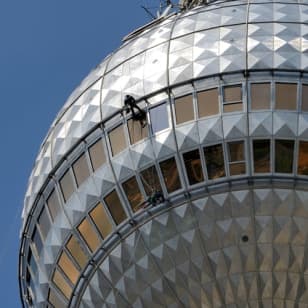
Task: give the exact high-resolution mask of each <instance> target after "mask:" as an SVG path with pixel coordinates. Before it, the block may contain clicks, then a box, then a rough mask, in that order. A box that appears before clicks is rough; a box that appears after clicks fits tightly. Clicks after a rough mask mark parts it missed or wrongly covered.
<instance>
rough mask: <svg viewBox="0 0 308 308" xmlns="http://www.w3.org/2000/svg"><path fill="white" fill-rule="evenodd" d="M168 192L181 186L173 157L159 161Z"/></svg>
mask: <svg viewBox="0 0 308 308" xmlns="http://www.w3.org/2000/svg"><path fill="white" fill-rule="evenodd" d="M159 165H160V169H161V171H162V174H163V177H164V181H165V184H166V187H167V191H168V193H172V192H174V191H176V190H178V189H180V188H181V182H180V177H179V173H178V168H177V165H176V161H175V158H174V157H172V158H169V159H167V160H165V161H162V162H160V163H159Z"/></svg>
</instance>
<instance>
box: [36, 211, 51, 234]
mask: <svg viewBox="0 0 308 308" xmlns="http://www.w3.org/2000/svg"><path fill="white" fill-rule="evenodd" d="M38 224H39V227H40V230H41V234H42V236H43V238H44V239H46V236H47V234H48V231H49V230H50V227H51V225H50V221H49V217H48V213H47V211H46V209H45V208H44V209H43V210H42V212H41V214H40V216H39V218H38Z"/></svg>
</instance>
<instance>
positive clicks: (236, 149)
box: [228, 141, 246, 175]
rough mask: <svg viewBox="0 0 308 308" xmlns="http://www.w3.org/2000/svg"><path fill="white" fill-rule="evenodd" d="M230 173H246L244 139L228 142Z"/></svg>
mask: <svg viewBox="0 0 308 308" xmlns="http://www.w3.org/2000/svg"><path fill="white" fill-rule="evenodd" d="M228 149H229V153H228V154H229V170H230V175H238V174H244V173H246V167H245V147H244V141H235V142H230V143H228Z"/></svg>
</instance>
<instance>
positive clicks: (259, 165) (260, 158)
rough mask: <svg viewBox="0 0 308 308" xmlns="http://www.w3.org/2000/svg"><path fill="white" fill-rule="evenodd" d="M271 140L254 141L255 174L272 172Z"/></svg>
mask: <svg viewBox="0 0 308 308" xmlns="http://www.w3.org/2000/svg"><path fill="white" fill-rule="evenodd" d="M270 146H271V142H270V140H254V141H253V166H254V172H255V173H265V172H270V154H271V149H270Z"/></svg>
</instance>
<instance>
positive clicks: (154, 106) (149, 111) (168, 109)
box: [148, 99, 173, 136]
mask: <svg viewBox="0 0 308 308" xmlns="http://www.w3.org/2000/svg"><path fill="white" fill-rule="evenodd" d="M162 105H165V106H166V113H167V122H168V127H165V128H163V129H161V130H158V131H155V132H154V130H153V126H152V124H153V123H152V117H151V110H152V109H155V108H157V107H159V106H162ZM148 123H149V129H150V135H151V136H155V135H157V134H160V133H162V132H165V131H167V130H168V129H171V128H172V127H173V125H172V121H171V110H170V101H169V100H168V99H166V100H165V101H162V102H160V103H158V104H155V105H151V106H149V107H148Z"/></svg>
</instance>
